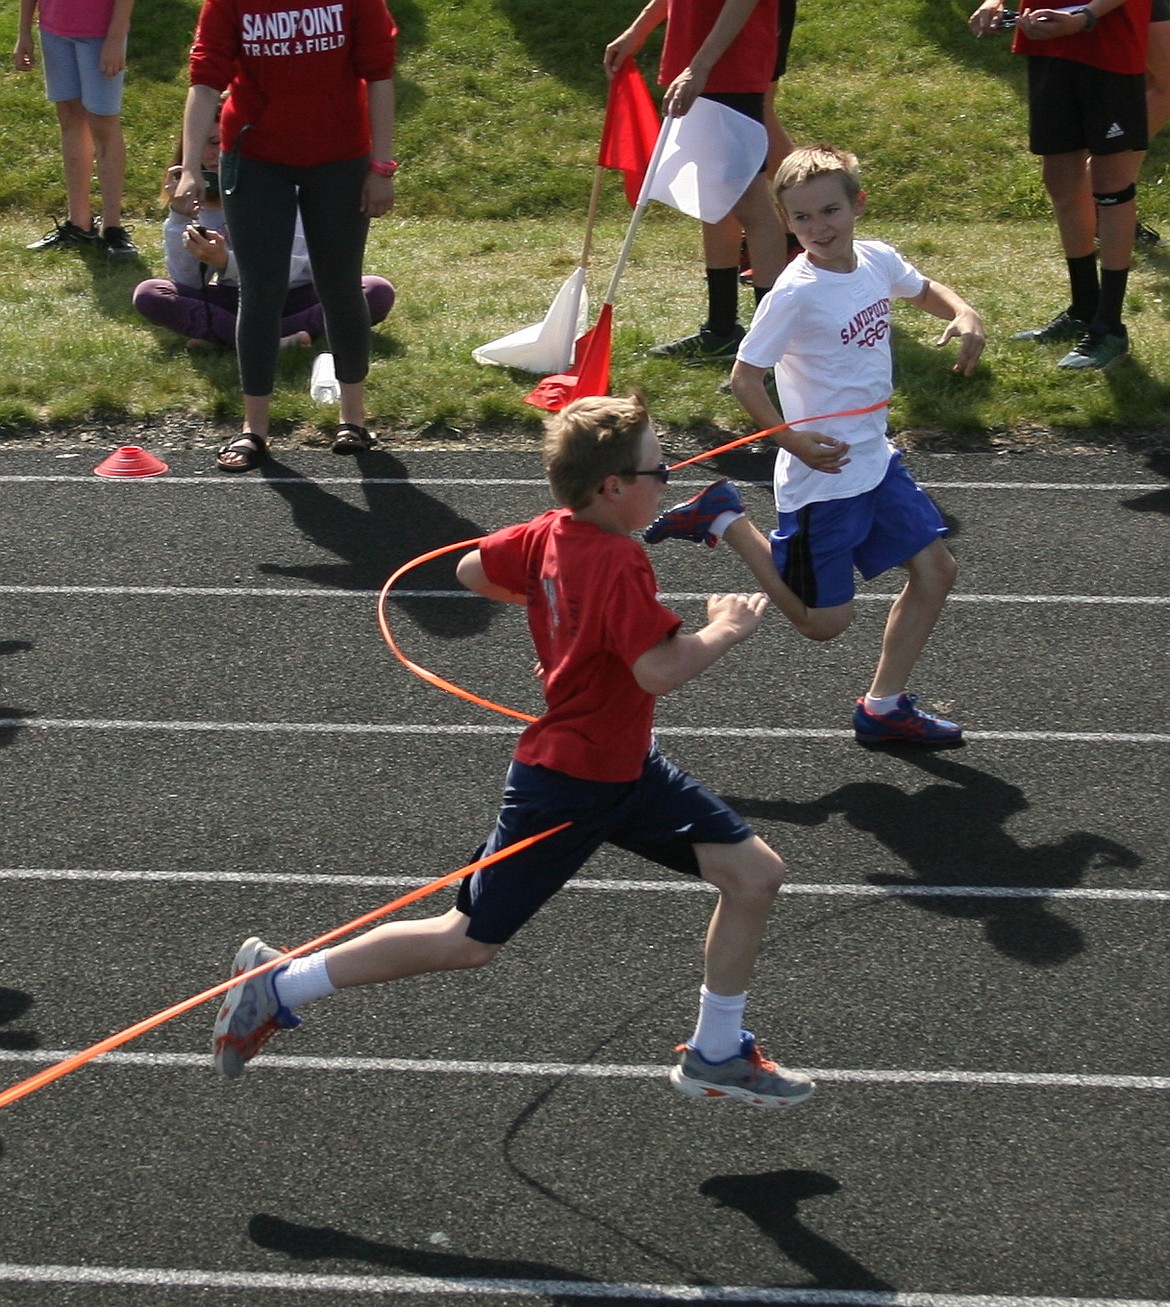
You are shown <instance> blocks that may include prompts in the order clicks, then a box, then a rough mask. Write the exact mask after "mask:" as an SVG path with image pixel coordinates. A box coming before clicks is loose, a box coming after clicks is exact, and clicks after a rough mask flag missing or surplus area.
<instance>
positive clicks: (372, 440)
mask: <svg viewBox="0 0 1170 1307" xmlns="http://www.w3.org/2000/svg"><path fill="white" fill-rule="evenodd" d="M377 443H378V438H377V436H375V435H374V434H373V433H372V432H370V431H367V430H366V428H365V427H359V426H358V424H357V423H356V422H343V423H342V424H341V425H340V426H339V427H338V428H337V435H336V437H335V438H334V441H333V452H334V453H335V454H367V453H369V451H370V450H371V449H373V448H374V446H375V445H376V444H377Z"/></svg>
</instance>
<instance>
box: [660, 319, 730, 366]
mask: <svg viewBox="0 0 1170 1307" xmlns="http://www.w3.org/2000/svg"><path fill="white" fill-rule="evenodd" d="M745 334H746V332H745V329H744V327H743V326H742V325H741V324H740V323H738V322H737V323H736V324H735V330H734V331H733V332H732V333H731V335H730V336H717V335H716V334H715V333H714V332H713V331H710V330H709V329H708V328H707V326H706V324H704V325H703V326H701V327H700V328H699V330H698V331H697V332H696V333H695V334H694V335H693V336H683V337H682V338H681V339H679V340H672V341H668V342H667V343H666V344H665V345H652V346H651V347H650V348H649V349H648V350H647V351H646V353H647V354H649V355H651V357H653V358H659V359H662V358H673V359H680V360H683V361H686V362H691V363H731V362H732V361H734V359H735V351H736V350H737V349H739V342H740V341H741V340H743V338H744V335H745Z"/></svg>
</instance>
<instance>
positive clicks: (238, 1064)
mask: <svg viewBox="0 0 1170 1307" xmlns="http://www.w3.org/2000/svg"><path fill="white" fill-rule="evenodd" d="M281 956H282V954H281V953H280V951H279V950H278V949H274V948H269V946H268V945H267V944H265V943H264V941H263V940H262V939H257V938H256V937H255V936H254V935H253V936H252V938H251V939H246V940H245V941H244V942H243V944H242V945H241V946H240V950H239V952H238V953H237V954H236V956H235V960H234V961H233V963H232V975H233V976H239V975H242V974H243V973H244V972H245V971H251V970H252V969H253V968H254V967H260V966H263V965H264V963H265V962H271V961H272V959H273V958H278V957H281ZM283 969H284V968H283V967H276V968H274V969H273V970H272V971H265V972H264V973H263V974H262V975H259V976H252V977H251V979H249V980H245V981H244V982H243V984H241V985H233V986H232V988H231V989H229V990H228V992H227V993H226V994H225V995H224V999H223V1004H222V1005H221V1007H220V1009H219V1015H218V1016H217V1017H216V1020H215V1034H214V1037H213V1040H212V1045H211V1054H212V1059H213V1061H214V1062H215V1066H216V1070H218V1071H219V1073H220V1074H221V1075H222V1076H224V1077H225V1078H226V1079H228V1080H238V1079H239V1078H240V1077H241V1076H242V1075H243V1074H244V1068H245V1066H246V1065H247V1063H249V1062H250V1061H251V1060H252V1059H253V1058H254V1057H255V1056H256V1054H257V1053H259V1051H260V1050H261V1049H262V1048H263V1047H264V1045H265V1044H266V1043H267V1042H268V1041H269V1040H270V1039H271V1038H272V1036H273V1035H275V1034H276V1032H277V1031H278V1030H291V1029H293V1027H294V1026H299V1025H300V1024H301V1019H300V1017H298V1016H294V1015H293V1014H292V1012H290V1011H289V1009H288V1008H286V1007H285V1006H284V1004H283V1003H281V1001H280V998H279V997H278V995H277V993H276V986H275V985H274V983H273V981H274V979H275V972H276V971H282V970H283Z"/></svg>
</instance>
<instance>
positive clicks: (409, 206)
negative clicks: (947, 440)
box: [0, 0, 1170, 438]
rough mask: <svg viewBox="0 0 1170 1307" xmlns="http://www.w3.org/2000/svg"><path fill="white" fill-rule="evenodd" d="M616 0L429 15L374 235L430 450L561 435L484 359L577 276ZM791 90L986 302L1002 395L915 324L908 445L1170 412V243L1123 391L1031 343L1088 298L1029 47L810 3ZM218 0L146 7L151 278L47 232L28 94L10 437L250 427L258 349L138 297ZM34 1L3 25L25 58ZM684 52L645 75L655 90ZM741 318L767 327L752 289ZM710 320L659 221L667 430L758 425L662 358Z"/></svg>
mask: <svg viewBox="0 0 1170 1307" xmlns="http://www.w3.org/2000/svg"><path fill="white" fill-rule="evenodd" d="M637 7H638V6H637V0H633V2H632V3H624V2H623V3H617V2H616V0H562V2H561V3H560V4H558V5H556V6H549V5H547V4H546V3H536V0H402V3H399V4H394V5H392V8H393V10H394V13H395V17H396V19H397V21H398V23H399V27H400V29H401V55H400V67H399V73H398V89H399V99H400V128H399V140H398V147H397V154H398V157H399V159H400V160H401V161H402V165H403V166H402V171H401V174H400V184H399V187H398V202H397V208H396V210H395V213H394V215H393V216H392V217H391V218H389V219H386V220H382V221H380V222H378V223H376V224H375V225H374V229H373V232H372V236H371V241H370V249H369V256H368V259H367V264H368V267H369V268H370V270H371V271H379V272H382V273H384V274H385V275H387V276H389V277H390V278H391V279H392V280H393V281H394V282H395V284H396V286H397V288H398V291H399V303H398V306H397V307H396V308H395V310H394V312H393V314H392V315H391V317H390V319H388V321H387V322H386V323H385V324H383V325H382V327H381V328H379V329H378V331H377V333H376V342H375V363H374V368H373V371H372V373H371V379H370V407H371V412H372V413H373V414H374V415H375V416H376V419H377V423H378V425H379V426H380V427H381V428H382V429H384V430H385V429H390V430H393V431H395V432H398V433H400V434H401V435H402V437H403V438H409V437H417V436H421V435H426V434H428V433H430V434H433V433H435V432H436V431H438V430H440V429H444V428H445V429H447V430H448V431H450V430H451V429H454V430H456V431H459V430H467V429H468V428H471V427H476V428H482V427H484V426H485V425H486V426H492V425H496V426H499V427H507V428H509V429H513V430H514V429H516V428H517V427H519V428H522V429H532V430H533V431H535V428H536V425H537V423H538V422H539V419H540V414H539V413H538V412H537V411H536V410H534V409H532V408H531V407H529V406H527V405H525V404H524V403H523V397H524V395H525V394H526V393H527V391H528V390H529V389H530V388H531V385H532V382H533V380H534V379H533V378H531V377H529V376H527V375H521V374H512V373H509V372H506V371H503V370H501V369H497V368H481V367H479V366H478V365H476V364H475V363H474V362H473V361H472V360H471V357H470V354H471V350H472V348H473V347H474V346H475V345H477V344H480V343H482V342H484V341H486V340H490V339H493V338H494V337H496V336H499V335H501V334H503V333H504V332H507V331H510V330H514V329H516V328H518V327H521V326H524V325H526V324H527V323H529V322H534V321H538V320H539V318H540V317H541V316H542V315H543V312H544V310H545V309H546V308H547V306H548V303H549V301H550V299H551V297H552V295H553V293H554V292H555V290H556V288H557V286H558V285H559V284H560V282H561V280H562V279H563V278H564V277H565V276H566V275H567V274H568V272H569V271H571V269H572V268H573V267H574V266H575V265H576V263H577V261H578V257H579V255H580V252H581V241H582V238H583V235H584V221H585V212H586V207H587V201H588V196H589V190H590V186H591V183H592V180H593V173H594V165H595V161H596V151H597V142H598V136H599V133H600V129H601V122H602V116H603V111H604V101H605V79H604V76H603V74H602V71H601V53H602V50H603V48H604V45H605V43H606V41H607V40H608V39H609V38H610V37H611V36H613V35H616V33H617V32H618V31H619V30H621V28H622V27H623V26H624V25H625V24H626V23H627V22H628V21H629V19H630V18H631V17H632V16H633V14H634V13H635V12H636V9H637ZM804 10H805V11H804V12H802V13H801V15H800V17H799V20H798V23H797V27H796V32H795V37H794V41H793V46H792V53H791V59H790V71H789V74H788V76H787V77H786V78H785V80H784V82H783V83H782V86H781V91H780V96H779V108H780V113H781V117H782V119H783V120H784V122H785V124H786V125H787V126H788V128H789V130H790V132H791V133H792V135H793V136H794V138H795V139H797V140H798V141H799V142H808V141H813V140H823V139H827V140H833V141H836V142H838V143H840V144H843V145H846V146H848V147H849V148H851V149H853V150H854V151H856V152H857V154H858V155H859V156H860V158H861V160H862V165H863V170H864V180H865V184H866V187H867V190H868V192H869V196H870V202H869V209H868V212H867V215H866V218H865V219H864V221H863V228H862V229H863V232H864V233H865V234H869V235H874V236H880V237H882V238H884V239H889V240H892V241H894V242H895V243H896V244H898V245H899V246H900V247H901V248H902V249H903V250H904V252H905V253H906V254H907V255H908V256H909V257H910V258H912V259H914V260H915V261H916V262H917V263H918V264H919V266H920V267H921V268H922V270H923V271H924V272H926V273H927V274H928V275H933V276H935V277H937V278H939V279H940V280H943V281H946V282H948V283H950V284H951V285H953V286H955V287H956V289H958V290H960V291H961V293H963V294H964V295H965V296H967V298H968V299H970V300H971V301H972V302H973V303H974V304H975V305H976V306H977V307H978V308H979V309H980V311H981V312H982V313H983V315H984V318H985V321H986V323H987V326H988V330H989V335H990V337H991V345H990V347H989V350H988V353H987V356H986V360H987V361H986V366H985V367H984V368H983V370H982V372H981V375H980V376H979V377H978V378H976V379H975V380H974V381H962V380H960V379H958V378H955V377H953V376H952V375H951V373H950V371H949V365H950V356H949V354H948V353H945V352H939V351H936V350H934V349H933V348H932V347H931V342H932V341H933V340H934V338H935V337H936V336H937V334H938V330H937V329H938V323H937V322H936V321H935V320H933V319H927V318H925V317H923V316H922V315H919V314H914V313H913V312H912V311H904V312H902V313H900V314H899V315H898V318H897V321H898V337H897V358H898V368H899V393H898V397H897V399H896V401H895V404H894V406H893V408H892V410H891V413H892V419H893V422H894V424H895V426H896V427H898V428H901V429H907V428H909V429H921V430H926V429H930V430H934V429H939V428H941V429H946V430H948V431H957V432H965V433H968V434H970V435H973V436H978V435H979V434H980V433H995V432H1003V431H1007V430H1016V431H1018V430H1020V429H1029V430H1045V429H1057V428H1062V429H1070V428H1071V429H1084V430H1090V429H1094V430H1101V429H1104V430H1106V431H1108V430H1110V429H1117V430H1120V429H1125V430H1128V431H1132V430H1134V429H1140V430H1143V431H1150V432H1156V431H1158V430H1159V429H1161V428H1163V427H1164V426H1165V425H1166V422H1167V418H1168V417H1170V388H1168V385H1167V383H1168V382H1170V367H1168V366H1167V365H1166V363H1165V360H1166V359H1167V358H1168V357H1170V348H1168V347H1170V323H1168V320H1167V310H1166V302H1167V292H1168V279H1170V249H1168V250H1165V251H1162V250H1156V251H1153V252H1151V253H1148V254H1139V255H1137V257H1136V259H1135V269H1134V274H1133V277H1132V280H1131V296H1130V301H1129V306H1128V321H1129V324H1130V329H1131V333H1132V335H1133V339H1134V354H1133V357H1132V358H1130V359H1129V360H1126V361H1125V362H1124V363H1122V364H1120V365H1118V366H1117V367H1116V368H1114V369H1111V370H1110V372H1109V373H1108V374H1104V375H1092V376H1075V377H1074V376H1069V375H1067V374H1064V373H1058V372H1056V370H1055V369H1054V368H1053V367H1052V363H1053V361H1054V356H1053V355H1052V353H1051V351H1043V350H1036V349H1035V348H1026V347H1021V346H1019V345H1012V344H1010V342H1008V340H1007V337H1008V336H1009V335H1010V333H1011V332H1012V331H1014V330H1017V329H1018V328H1019V327H1021V326H1029V325H1035V324H1036V323H1038V322H1039V321H1042V320H1044V319H1046V318H1047V317H1048V316H1050V315H1051V313H1052V312H1053V311H1055V310H1056V309H1057V308H1060V307H1062V306H1063V303H1064V290H1065V286H1064V273H1063V262H1062V260H1061V258H1060V255H1059V250H1058V247H1057V242H1056V237H1055V231H1054V228H1053V225H1052V221H1051V218H1050V215H1049V210H1048V203H1047V200H1046V198H1045V196H1044V193H1043V189H1042V187H1041V185H1040V180H1039V173H1038V168H1037V164H1036V161H1035V160H1034V159H1032V158H1031V157H1030V156H1029V155H1028V154H1027V150H1026V145H1025V117H1026V115H1025V109H1024V104H1023V94H1022V91H1023V82H1022V78H1023V62H1022V60H1020V59H1019V58H1017V57H1013V56H1012V55H1011V54H1010V53H1009V47H1008V42H1007V40H1006V38H1004V39H987V40H983V41H975V40H974V39H973V38H972V37H971V36H970V35H969V33H968V31H967V27H966V21H965V20H966V16H967V8H966V7H964V6H955V5H952V4H948V3H945V0H944V3H941V4H940V3H938V2H937V0H883V3H880V4H879V3H877V0H851V2H850V3H849V4H847V5H843V6H814V5H811V4H806V5H805V7H804ZM197 13H198V5H197V4H196V3H195V2H194V0H138V4H137V6H136V10H135V22H134V28H133V32H132V36H131V45H130V57H129V67H130V73H129V77H128V82H127V91H126V106H125V112H124V116H123V117H124V124H125V130H126V134H127V139H128V143H129V147H130V152H131V161H130V174H129V179H128V184H127V212H128V221H129V222H130V224H131V225H132V226H133V227H134V232H135V238H136V240H137V241H138V244H139V246H140V248H141V249H142V251H143V264H144V266H143V267H139V268H117V267H110V266H106V265H105V264H104V263H101V262H93V261H87V260H85V259H83V258H81V257H80V256H77V255H75V254H70V253H64V254H51V255H34V254H29V253H26V252H25V250H24V248H23V247H24V245H25V243H26V242H27V241H28V240H30V239H32V238H33V237H35V236H37V235H39V234H40V233H41V232H43V231H44V230H45V229H46V228H47V227H49V226H50V225H51V220H52V218H53V217H54V216H57V215H60V214H61V212H62V203H63V201H62V183H61V176H60V157H59V151H58V142H57V133H56V125H55V118H54V115H53V112H52V109H51V106H49V105H48V104H47V102H46V101H45V99H44V92H43V86H42V83H41V77H40V72H39V70H38V71H37V72H34V73H32V74H27V73H26V74H17V73H14V72H12V71H11V70H6V71H5V72H4V73H3V74H2V75H0V119H2V121H3V123H4V138H5V144H6V146H7V149H6V166H5V169H4V170H3V173H2V174H0V349H2V350H3V357H4V360H5V368H4V375H3V378H2V379H0V428H3V429H4V430H5V432H6V433H7V434H10V435H11V434H18V433H20V432H22V431H27V430H29V429H31V428H34V427H37V426H41V425H43V424H45V423H52V422H73V421H78V420H85V419H96V418H102V419H107V420H108V419H111V418H112V419H116V418H119V417H140V416H143V415H158V414H164V413H188V414H193V415H195V416H197V417H200V418H205V419H207V420H208V421H209V422H214V423H226V422H232V421H234V419H235V417H236V416H237V414H238V412H239V397H238V390H237V379H236V370H235V363H234V359H233V358H232V357H231V356H230V355H224V356H212V357H198V358H193V357H190V356H188V355H187V353H186V351H185V350H184V349H183V347H182V342H181V341H178V340H177V339H176V340H169V339H166V338H164V337H163V336H162V335H161V334H159V333H156V332H154V331H153V330H152V329H150V328H148V327H147V326H146V325H145V324H144V323H142V322H141V320H140V319H138V318H137V316H136V315H135V314H134V313H133V311H132V310H131V308H130V302H129V300H130V292H131V290H132V289H133V286H134V284H135V282H136V281H137V280H138V279H140V278H141V277H142V276H146V275H150V274H151V273H154V272H157V271H161V269H162V258H161V246H160V239H159V236H160V229H161V219H162V211H161V209H160V207H159V205H158V203H157V195H158V187H159V179H160V176H161V173H162V170H163V168H164V166H165V164H166V162H167V159H168V156H169V155H170V152H171V150H172V148H173V146H174V143H175V138H176V134H177V131H178V126H179V120H180V116H181V112H182V103H183V98H184V95H185V92H186V54H187V49H188V47H189V45H190V40H191V34H192V31H193V29H194V24H195V19H196V15H197ZM15 21H16V20H15V14H14V7H12V6H8V7H6V8H5V10H4V11H3V13H2V14H0V42H5V43H6V46H5V48H7V49H11V46H12V42H13V40H14V37H15ZM656 61H657V45H656V44H655V45H652V46H650V47H648V48H647V51H646V52H645V53H644V55H643V57H642V60H641V66H642V69H643V72H644V73H645V75H646V78H647V81H648V82H650V83H651V84H652V85H653V81H654V70H655V66H656ZM1168 151H1170V137H1167V138H1166V139H1164V140H1159V141H1157V142H1155V145H1154V148H1153V150H1152V151H1151V154H1150V157H1149V158H1148V159H1147V162H1146V166H1145V170H1144V172H1143V177H1142V186H1141V189H1140V192H1139V204H1140V208H1141V213H1142V216H1143V218H1144V219H1145V220H1146V221H1147V222H1149V223H1150V224H1152V225H1153V226H1155V227H1164V228H1166V229H1167V231H1168V232H1170V200H1168V198H1167V195H1166V191H1165V189H1164V187H1163V185H1162V183H1163V181H1164V178H1165V175H1166V168H1167V160H1168V158H1170V154H1168ZM629 216H630V211H629V209H628V208H627V207H626V206H625V203H624V200H623V198H622V194H621V187H620V183H619V179H618V178H617V176H616V175H613V174H607V175H606V179H605V183H604V186H603V201H602V208H601V218H600V221H599V224H598V229H597V233H596V236H595V240H594V246H593V257H592V261H591V273H590V279H589V285H590V291H591V293H592V294H593V296H594V297H595V301H599V300H600V298H601V296H602V295H603V294H604V290H605V287H606V285H607V283H608V280H609V274H610V272H611V270H612V267H613V263H614V261H615V259H616V257H617V252H618V250H619V248H620V246H621V242H622V239H623V236H624V234H625V231H626V226H627V223H628V221H629ZM741 307H742V314H743V315H744V316H745V317H746V316H747V315H749V314H750V311H751V302H750V297H749V294H748V292H746V291H745V292H744V300H743V304H742V306H741ZM703 309H704V301H703V290H702V271H701V261H700V247H699V231H698V225H697V224H696V223H695V222H694V221H692V220H690V219H687V218H684V217H682V216H681V215H679V214H676V213H674V212H673V211H671V210H668V209H665V208H663V207H661V206H659V205H652V206H651V207H650V209H649V210H648V211H647V213H646V216H645V217H644V219H643V221H642V224H641V226H640V228H639V232H638V236H637V240H636V242H635V246H634V256H633V258H632V260H631V263H630V266H629V269H628V270H627V272H626V274H625V276H624V277H623V280H622V283H621V286H620V288H619V292H618V297H617V304H616V307H615V335H614V367H613V383H614V386H615V388H620V387H625V386H628V385H632V384H640V385H642V386H643V387H644V388H645V389H646V391H647V394H648V395H649V397H650V399H651V402H652V405H653V407H654V409H655V411H656V413H657V414H658V415H659V417H660V419H661V420H662V421H663V422H665V423H667V424H669V425H672V426H675V427H679V428H688V429H691V430H694V431H703V430H707V429H708V428H711V427H712V426H714V427H719V428H729V429H731V430H734V431H743V430H746V429H747V428H746V427H745V426H744V422H743V418H742V415H741V413H740V412H739V410H738V407H737V405H736V404H735V402H734V400H732V399H731V398H730V397H729V396H726V395H720V394H719V393H718V391H717V384H718V381H719V380H720V379H721V374H720V373H719V372H718V371H712V370H710V369H703V368H685V367H682V366H680V365H678V364H674V363H667V362H663V361H658V360H653V361H652V360H648V359H646V358H644V357H643V356H642V351H643V350H644V348H645V347H646V346H647V345H648V344H650V343H652V342H653V341H654V340H656V339H662V338H664V337H668V336H671V335H677V334H681V333H683V332H686V331H689V330H691V329H693V328H694V326H695V324H696V323H697V322H698V321H699V318H700V317H701V316H702V313H703ZM310 362H311V360H310V358H308V357H307V356H301V355H298V356H296V357H292V356H289V357H285V358H283V359H282V362H281V377H280V381H279V389H278V395H277V400H276V404H275V412H276V415H277V417H278V419H279V420H280V421H281V422H282V423H284V424H285V425H286V426H288V427H301V428H304V427H313V426H316V425H324V424H325V423H326V422H327V421H328V419H329V416H330V414H329V413H328V412H327V411H326V410H324V409H321V408H319V407H318V406H317V405H315V404H314V403H313V402H312V401H311V400H310V398H309V395H308V373H309V367H310Z"/></svg>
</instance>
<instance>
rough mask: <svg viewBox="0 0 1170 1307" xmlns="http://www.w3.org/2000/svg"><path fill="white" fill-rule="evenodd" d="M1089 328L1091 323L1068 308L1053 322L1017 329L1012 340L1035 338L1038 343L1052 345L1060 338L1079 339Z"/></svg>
mask: <svg viewBox="0 0 1170 1307" xmlns="http://www.w3.org/2000/svg"><path fill="white" fill-rule="evenodd" d="M1088 330H1089V324H1088V323H1087V322H1085V321H1084V320H1083V319H1081V318H1076V317H1074V316H1073V315H1072V314H1071V313H1070V312H1069V310H1068V309H1065V310H1064V312H1063V313H1058V314H1057V315H1056V317H1055V318H1053V319H1052V321H1051V322H1046V323H1045V324H1044V326H1042V327H1036V328H1034V329H1033V330H1032V331H1017V332H1016V334H1015V335H1014V336H1013V337H1012V340H1034V341H1035V342H1036V344H1037V345H1050V344H1052V343H1053V342H1054V341H1059V340H1079V339H1080V338H1081V337H1082V336H1083V335H1084V334H1085V332H1087V331H1088Z"/></svg>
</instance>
